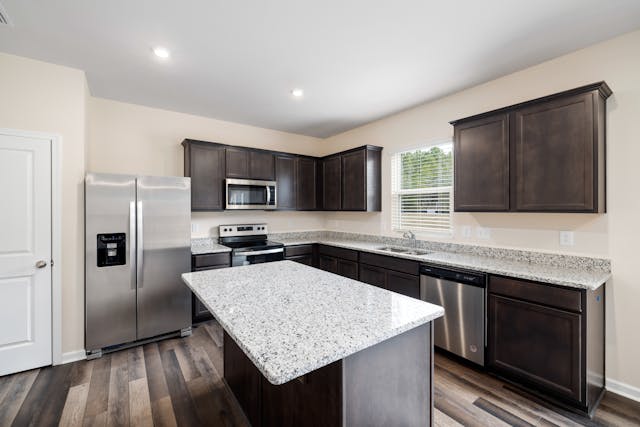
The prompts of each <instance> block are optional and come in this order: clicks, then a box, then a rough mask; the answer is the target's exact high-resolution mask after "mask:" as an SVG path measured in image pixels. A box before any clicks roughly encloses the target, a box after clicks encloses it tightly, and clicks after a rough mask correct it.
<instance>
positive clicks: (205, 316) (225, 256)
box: [191, 252, 231, 323]
mask: <svg viewBox="0 0 640 427" xmlns="http://www.w3.org/2000/svg"><path fill="white" fill-rule="evenodd" d="M227 267H231V255H230V253H229V252H224V253H215V254H200V255H192V256H191V271H205V270H215V269H218V268H227ZM191 299H192V301H191V303H192V322H193V323H198V322H203V321H205V320H210V319H212V317H213V316H211V313H209V310H207V307H205V305H204V304H203V303H202V302H200V300H199V299H198V298H197V297H196V296H195V295H194V294H191Z"/></svg>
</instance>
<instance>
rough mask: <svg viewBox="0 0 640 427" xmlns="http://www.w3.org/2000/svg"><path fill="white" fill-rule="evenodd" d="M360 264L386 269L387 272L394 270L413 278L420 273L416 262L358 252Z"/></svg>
mask: <svg viewBox="0 0 640 427" xmlns="http://www.w3.org/2000/svg"><path fill="white" fill-rule="evenodd" d="M360 262H361V263H364V264H369V265H376V266H379V267H383V268H388V269H389V270H395V271H399V272H401V273H407V274H413V275H414V276H417V275H418V274H419V273H420V272H419V269H420V263H419V262H418V261H410V260H407V259H401V258H396V257H391V256H384V255H377V254H370V253H368V252H360Z"/></svg>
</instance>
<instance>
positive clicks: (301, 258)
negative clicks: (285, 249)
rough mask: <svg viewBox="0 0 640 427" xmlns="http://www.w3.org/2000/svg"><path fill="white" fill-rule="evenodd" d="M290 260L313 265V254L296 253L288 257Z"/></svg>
mask: <svg viewBox="0 0 640 427" xmlns="http://www.w3.org/2000/svg"><path fill="white" fill-rule="evenodd" d="M287 259H288V260H289V261H295V262H299V263H300V264H304V265H308V266H310V267H313V256H312V255H310V254H307V255H296V256H292V257H289V258H287Z"/></svg>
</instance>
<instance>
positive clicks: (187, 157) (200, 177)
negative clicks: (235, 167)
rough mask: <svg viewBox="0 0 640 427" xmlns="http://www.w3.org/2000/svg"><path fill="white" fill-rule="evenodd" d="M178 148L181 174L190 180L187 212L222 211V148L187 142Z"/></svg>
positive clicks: (208, 144)
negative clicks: (182, 148) (182, 161)
mask: <svg viewBox="0 0 640 427" xmlns="http://www.w3.org/2000/svg"><path fill="white" fill-rule="evenodd" d="M182 145H183V146H184V175H185V176H190V177H191V210H192V211H216V210H222V209H224V174H225V167H224V164H225V149H224V147H222V146H220V145H215V144H210V143H208V142H200V141H191V140H185V141H184V142H183V143H182Z"/></svg>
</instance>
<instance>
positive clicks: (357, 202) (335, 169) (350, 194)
mask: <svg viewBox="0 0 640 427" xmlns="http://www.w3.org/2000/svg"><path fill="white" fill-rule="evenodd" d="M381 151H382V148H380V147H375V146H372V145H366V146H363V147H358V148H354V149H352V150H348V151H345V152H342V153H338V154H334V155H331V156H329V157H325V158H324V159H322V171H321V176H322V208H323V209H324V210H328V211H339V210H341V211H369V212H371V211H380V210H381V205H382V203H381V191H382V189H381V176H380V175H381V173H380V167H381Z"/></svg>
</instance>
